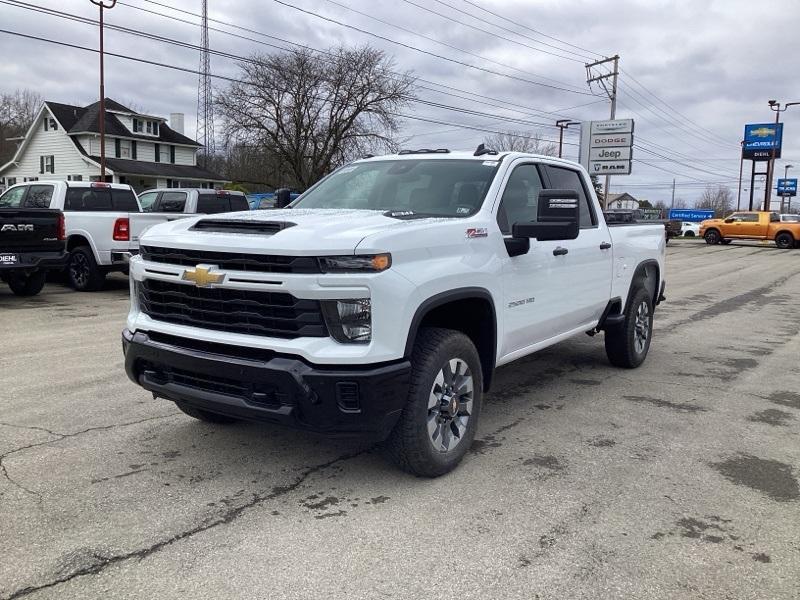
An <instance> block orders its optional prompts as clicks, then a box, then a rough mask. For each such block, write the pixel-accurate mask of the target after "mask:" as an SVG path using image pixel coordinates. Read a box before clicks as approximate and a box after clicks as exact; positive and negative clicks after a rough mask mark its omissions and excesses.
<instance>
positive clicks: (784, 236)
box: [775, 231, 794, 250]
mask: <svg viewBox="0 0 800 600" xmlns="http://www.w3.org/2000/svg"><path fill="white" fill-rule="evenodd" d="M775 245H776V246H777V247H778V248H780V249H781V250H789V249H790V248H794V237H792V234H791V233H789V232H788V231H781V232H780V233H779V234H778V235H776V236H775Z"/></svg>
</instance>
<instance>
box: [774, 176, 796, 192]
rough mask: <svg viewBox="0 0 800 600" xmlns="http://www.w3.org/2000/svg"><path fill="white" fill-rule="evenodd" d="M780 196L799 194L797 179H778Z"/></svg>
mask: <svg viewBox="0 0 800 600" xmlns="http://www.w3.org/2000/svg"><path fill="white" fill-rule="evenodd" d="M778 196H797V179H778Z"/></svg>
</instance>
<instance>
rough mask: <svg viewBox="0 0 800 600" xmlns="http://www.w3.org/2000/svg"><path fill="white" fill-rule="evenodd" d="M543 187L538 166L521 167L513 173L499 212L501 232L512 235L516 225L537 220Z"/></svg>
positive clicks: (498, 220)
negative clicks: (538, 202) (537, 210)
mask: <svg viewBox="0 0 800 600" xmlns="http://www.w3.org/2000/svg"><path fill="white" fill-rule="evenodd" d="M542 187H543V186H542V179H541V177H540V176H539V169H538V168H537V167H536V165H533V164H528V165H519V166H518V167H516V168H515V169H514V170H513V171H512V173H511V176H510V177H509V178H508V182H507V183H506V188H505V190H504V191H503V197H502V199H501V200H500V208H498V210H497V224H498V225H499V226H500V231H502V232H503V233H504V234H505V235H510V234H511V227H512V226H513V225H514V223H517V222H519V221H535V220H536V208H537V204H536V203H537V200H538V198H539V192H540V191H541V189H542Z"/></svg>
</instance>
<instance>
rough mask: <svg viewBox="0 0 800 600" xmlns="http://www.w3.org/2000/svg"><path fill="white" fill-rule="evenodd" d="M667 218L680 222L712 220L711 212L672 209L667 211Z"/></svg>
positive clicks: (712, 212)
mask: <svg viewBox="0 0 800 600" xmlns="http://www.w3.org/2000/svg"><path fill="white" fill-rule="evenodd" d="M669 218H670V219H675V220H681V221H705V220H706V219H713V218H714V211H713V210H700V209H689V208H673V209H672V210H670V211H669Z"/></svg>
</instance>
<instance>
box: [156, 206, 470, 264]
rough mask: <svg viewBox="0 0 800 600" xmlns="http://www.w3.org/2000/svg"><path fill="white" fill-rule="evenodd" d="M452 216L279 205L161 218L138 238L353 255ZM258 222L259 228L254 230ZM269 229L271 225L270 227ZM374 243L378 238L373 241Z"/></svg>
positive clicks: (168, 244)
mask: <svg viewBox="0 0 800 600" xmlns="http://www.w3.org/2000/svg"><path fill="white" fill-rule="evenodd" d="M454 220H456V219H454V218H437V217H425V218H411V219H408V218H406V219H403V218H396V217H390V216H386V215H385V214H384V213H383V212H380V211H374V210H342V209H323V208H315V209H283V210H263V211H253V212H240V213H227V214H224V215H202V216H198V217H194V218H189V219H180V220H177V221H172V222H169V223H161V224H159V225H155V226H153V227H151V228H150V229H148V230H147V231H146V232H145V233H144V234H143V236H142V238H141V244H142V245H143V246H166V247H168V248H187V249H193V250H204V249H209V250H211V249H213V250H219V249H223V248H224V249H226V250H231V251H233V252H253V253H261V254H271V253H274V254H291V255H294V256H304V255H317V254H336V253H342V254H352V253H353V252H354V251H355V249H356V247H357V246H358V245H359V243H361V241H362V240H364V239H365V238H367V237H370V236H375V235H377V234H380V233H383V232H392V233H395V232H398V231H403V232H404V233H405V232H408V233H411V232H412V231H416V230H419V229H426V228H428V227H431V226H432V225H433V224H435V223H438V222H441V221H454ZM201 221H204V222H205V223H203V224H202V225H201V226H200V227H206V226H208V225H209V224H208V222H209V221H215V222H219V223H220V227H212V228H211V229H208V230H203V229H196V228H195V226H196V225H197V224H198V223H199V222H201ZM236 223H241V224H242V230H247V229H248V228H251V227H252V228H253V229H252V233H251V232H246V231H236V232H231V231H223V229H224V228H225V227H226V226H230V225H233V224H236ZM259 224H261V225H264V226H265V227H264V228H261V229H259V228H258V226H259ZM269 229H272V230H271V231H270V230H269ZM372 241H373V244H372V245H373V246H374V245H375V242H378V243H379V240H372Z"/></svg>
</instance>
